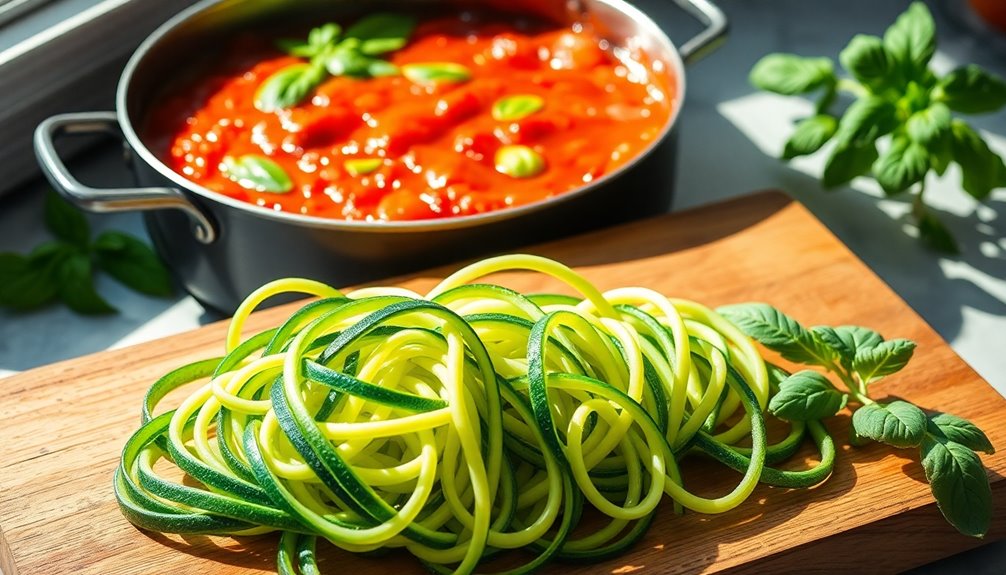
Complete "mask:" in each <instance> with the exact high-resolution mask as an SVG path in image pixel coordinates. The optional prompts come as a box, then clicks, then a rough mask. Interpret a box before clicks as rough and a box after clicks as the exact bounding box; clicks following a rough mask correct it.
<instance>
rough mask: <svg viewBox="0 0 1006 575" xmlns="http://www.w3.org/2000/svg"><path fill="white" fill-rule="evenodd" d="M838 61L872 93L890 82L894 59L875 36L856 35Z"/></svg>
mask: <svg viewBox="0 0 1006 575" xmlns="http://www.w3.org/2000/svg"><path fill="white" fill-rule="evenodd" d="M838 61H839V62H841V63H842V66H843V67H844V68H845V69H846V70H848V71H849V73H850V74H852V76H853V77H854V78H855V79H857V80H859V81H860V82H861V83H863V84H864V85H866V86H869V87H870V88H871V89H872V90H873V91H877V90H879V89H881V88H883V87H885V86H886V85H887V84H888V83H889V82H890V77H891V70H892V68H893V67H894V58H893V57H892V56H891V55H890V53H888V51H887V49H886V48H884V42H883V41H882V40H881V39H880V38H878V37H876V36H867V35H865V34H857V35H856V36H854V37H853V38H852V40H851V41H850V42H849V45H848V46H846V47H845V49H844V50H842V53H841V54H839V56H838Z"/></svg>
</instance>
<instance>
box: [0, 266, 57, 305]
mask: <svg viewBox="0 0 1006 575" xmlns="http://www.w3.org/2000/svg"><path fill="white" fill-rule="evenodd" d="M56 292H57V283H56V278H55V277H54V274H53V272H52V270H51V269H50V268H49V267H48V266H45V265H39V264H38V263H33V262H31V261H29V259H28V258H27V257H25V256H22V255H20V254H13V253H4V254H0V306H4V307H9V308H11V309H14V310H17V311H27V310H31V309H35V308H38V307H42V306H43V305H45V304H47V303H49V302H50V301H52V299H53V298H55V297H56Z"/></svg>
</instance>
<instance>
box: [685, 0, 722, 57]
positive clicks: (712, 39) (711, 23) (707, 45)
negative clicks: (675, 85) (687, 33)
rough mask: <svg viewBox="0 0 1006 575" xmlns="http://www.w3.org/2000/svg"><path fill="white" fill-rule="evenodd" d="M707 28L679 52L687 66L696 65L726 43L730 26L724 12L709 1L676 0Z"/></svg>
mask: <svg viewBox="0 0 1006 575" xmlns="http://www.w3.org/2000/svg"><path fill="white" fill-rule="evenodd" d="M674 2H675V3H676V4H677V5H678V6H680V7H681V9H682V10H684V11H685V12H688V13H689V14H691V15H692V16H694V17H695V18H696V19H697V20H698V21H699V22H702V23H703V24H705V26H706V28H705V30H703V31H702V32H699V33H698V34H697V35H696V36H694V37H692V38H691V39H690V40H688V41H687V42H685V43H684V44H682V45H681V48H680V49H679V50H678V52H679V53H680V54H681V60H682V61H684V63H685V64H694V63H695V62H698V61H699V60H701V59H702V58H704V57H705V56H707V55H708V54H709V53H710V52H712V51H713V50H715V49H716V48H718V47H719V46H720V44H722V43H723V42H724V41H726V38H727V31H728V30H729V28H730V24H729V22H728V21H727V17H726V15H725V14H723V11H722V10H720V9H719V7H718V6H716V5H715V4H713V3H712V2H710V1H709V0H674Z"/></svg>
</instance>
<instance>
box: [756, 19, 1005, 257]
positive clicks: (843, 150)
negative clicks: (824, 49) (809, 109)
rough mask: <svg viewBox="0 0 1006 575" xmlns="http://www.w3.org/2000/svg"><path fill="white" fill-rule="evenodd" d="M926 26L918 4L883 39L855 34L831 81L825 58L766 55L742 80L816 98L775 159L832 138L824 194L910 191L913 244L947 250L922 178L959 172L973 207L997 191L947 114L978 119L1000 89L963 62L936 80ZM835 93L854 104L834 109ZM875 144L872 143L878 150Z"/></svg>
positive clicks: (988, 167)
mask: <svg viewBox="0 0 1006 575" xmlns="http://www.w3.org/2000/svg"><path fill="white" fill-rule="evenodd" d="M935 51H936V29H935V24H934V22H933V17H932V15H931V14H930V12H929V10H928V9H927V8H926V6H925V4H923V3H921V2H915V3H913V4H912V5H911V7H909V9H908V10H907V11H906V12H905V13H904V14H902V15H901V16H899V17H898V19H897V21H895V23H894V24H893V25H892V26H891V27H890V28H888V29H887V31H886V32H885V33H884V37H883V38H879V37H876V36H868V35H863V34H860V35H857V36H856V37H854V38H853V39H852V41H851V42H849V45H848V46H846V48H845V49H844V50H842V53H841V54H840V56H839V61H840V62H841V64H842V67H843V68H845V70H846V71H847V72H848V74H849V76H851V77H841V78H840V77H838V75H837V74H836V73H835V65H834V63H833V62H832V61H831V60H830V59H828V58H805V57H801V56H796V55H793V54H769V55H768V56H765V57H764V58H762V59H761V60H760V61H759V62H758V63H757V64H755V66H754V68H753V69H752V70H751V77H750V80H751V83H752V84H753V85H754V86H755V87H757V88H759V89H762V90H766V91H769V92H775V93H777V94H783V95H787V96H792V95H798V94H807V93H810V92H819V93H820V98H819V99H818V102H817V107H816V111H815V113H814V115H813V116H811V117H809V118H805V119H803V120H802V121H800V122H799V123H798V124H797V125H796V129H795V131H794V132H793V134H792V136H790V138H789V140H788V141H787V142H786V144H785V147H784V149H783V152H782V158H783V159H786V160H789V159H792V158H795V157H797V156H804V155H808V154H813V153H815V152H817V151H818V150H820V149H821V147H822V146H824V145H825V143H827V142H829V141H834V147H833V148H832V149H831V152H830V155H829V157H828V160H827V163H826V164H825V168H824V175H823V178H822V180H823V181H822V183H823V184H824V187H825V188H834V187H836V186H840V185H842V184H845V183H847V182H849V181H850V180H852V179H853V178H855V177H858V176H865V175H872V176H873V177H874V178H875V179H876V180H877V182H878V183H879V184H880V186H881V187H882V188H883V190H884V192H885V193H886V194H887V195H891V196H893V195H898V194H902V193H906V192H909V193H912V194H913V196H914V197H913V209H912V213H913V215H914V217H915V220H916V224H917V225H918V231H919V237H920V239H922V240H923V241H924V242H926V244H928V245H929V246H930V247H932V248H934V249H936V250H939V251H942V252H947V253H957V252H958V251H959V249H958V246H957V243H956V241H955V240H954V238H953V236H952V235H951V234H950V232H949V231H948V230H947V229H946V227H944V226H943V224H942V223H941V222H940V221H939V220H938V219H937V218H936V216H935V215H934V214H933V213H932V212H930V211H929V210H928V209H927V207H926V204H925V202H924V194H925V183H926V177H927V176H928V174H929V173H930V172H934V173H935V174H936V175H938V176H942V175H943V174H944V172H946V170H947V168H948V166H949V165H950V164H951V163H957V164H958V165H959V166H960V169H961V174H962V179H961V187H962V188H963V189H964V191H965V192H967V193H968V194H970V195H971V196H973V197H974V198H975V199H976V200H979V201H981V200H985V199H986V198H988V197H989V194H991V192H992V190H994V189H996V188H1002V187H1006V165H1004V164H1003V160H1002V159H1001V158H1000V157H999V156H998V155H997V154H996V153H995V152H993V151H992V150H991V149H990V148H989V146H988V144H987V143H986V142H985V140H984V139H983V138H982V137H981V136H980V135H979V134H978V132H977V131H976V130H975V129H974V128H972V127H971V126H970V125H968V123H967V122H965V121H964V120H962V119H960V118H959V117H955V115H954V113H955V112H956V113H961V114H984V113H989V112H995V111H997V110H999V109H1001V108H1002V107H1003V106H1004V105H1006V82H1003V80H1002V79H1000V78H998V77H996V76H994V75H992V74H990V73H988V72H986V71H984V70H982V69H981V68H979V67H978V66H975V65H968V66H963V67H960V68H957V69H956V70H953V71H952V72H950V73H949V74H947V75H945V76H942V77H940V76H938V75H936V74H935V73H934V72H933V70H931V69H930V67H929V63H930V60H931V59H932V56H933V53H934V52H935ZM839 93H847V94H851V95H852V96H853V97H854V98H855V101H854V102H853V103H852V104H851V105H850V106H848V108H846V109H845V111H844V113H838V112H836V111H835V109H836V107H837V104H838V98H837V96H838V95H839ZM878 144H879V145H878Z"/></svg>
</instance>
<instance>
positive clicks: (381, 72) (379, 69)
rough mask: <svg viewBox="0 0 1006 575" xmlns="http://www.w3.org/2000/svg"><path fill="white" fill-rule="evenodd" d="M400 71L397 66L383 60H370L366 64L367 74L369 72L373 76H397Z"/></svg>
mask: <svg viewBox="0 0 1006 575" xmlns="http://www.w3.org/2000/svg"><path fill="white" fill-rule="evenodd" d="M401 73H402V71H401V70H400V69H399V68H398V66H396V65H394V64H392V63H391V62H386V61H384V60H371V61H370V63H369V64H367V74H370V76H371V77H373V78H382V77H385V76H398V75H399V74H401Z"/></svg>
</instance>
